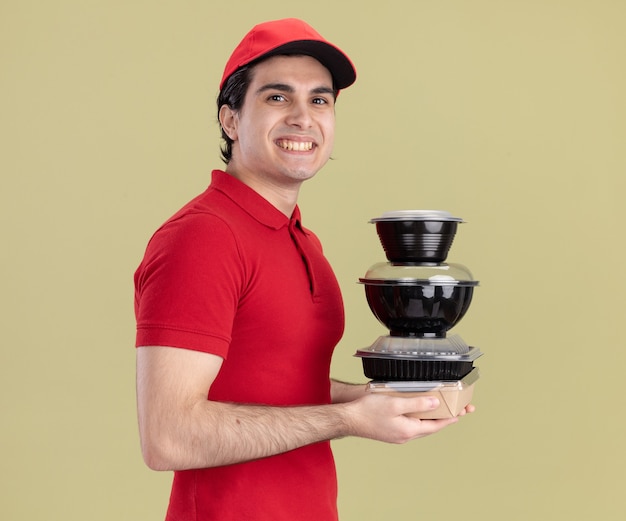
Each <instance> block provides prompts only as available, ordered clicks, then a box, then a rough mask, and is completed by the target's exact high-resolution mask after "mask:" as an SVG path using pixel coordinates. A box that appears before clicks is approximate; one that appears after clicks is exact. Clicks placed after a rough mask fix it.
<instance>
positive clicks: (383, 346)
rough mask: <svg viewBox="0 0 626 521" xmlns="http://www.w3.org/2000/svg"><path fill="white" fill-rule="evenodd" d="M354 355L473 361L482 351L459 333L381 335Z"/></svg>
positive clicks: (362, 356)
mask: <svg viewBox="0 0 626 521" xmlns="http://www.w3.org/2000/svg"><path fill="white" fill-rule="evenodd" d="M354 356H358V357H361V358H364V357H372V358H407V359H411V360H442V361H454V362H473V361H474V360H476V359H477V358H479V357H480V356H482V352H481V351H480V349H479V348H477V347H471V346H468V345H467V344H466V343H465V341H464V340H463V339H462V338H461V337H460V336H459V335H449V336H447V337H445V338H429V337H425V338H415V337H394V336H381V337H379V338H378V339H377V340H376V342H374V343H373V344H372V345H371V346H369V347H365V348H363V349H359V350H357V352H356V354H355V355H354Z"/></svg>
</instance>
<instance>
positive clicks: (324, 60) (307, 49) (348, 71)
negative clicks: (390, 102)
mask: <svg viewBox="0 0 626 521" xmlns="http://www.w3.org/2000/svg"><path fill="white" fill-rule="evenodd" d="M279 54H303V55H306V56H311V57H312V58H315V59H316V60H318V61H319V62H320V63H321V64H322V65H324V67H326V68H327V69H328V70H329V71H330V74H331V76H332V77H333V81H334V82H335V87H336V88H337V89H339V90H341V89H345V88H346V87H349V86H350V85H352V84H353V83H354V82H355V80H356V70H355V68H354V65H353V64H352V62H351V61H350V59H349V58H348V57H347V56H346V55H345V54H344V53H343V52H341V51H340V50H339V49H338V48H336V47H334V46H332V45H330V44H328V43H326V42H320V41H317V40H296V41H294V42H289V43H285V44H283V45H280V46H278V47H276V48H275V49H272V50H271V51H268V52H266V53H264V54H263V55H262V56H259V57H258V58H256V59H255V60H254V61H258V60H260V59H262V58H269V57H270V56H276V55H279Z"/></svg>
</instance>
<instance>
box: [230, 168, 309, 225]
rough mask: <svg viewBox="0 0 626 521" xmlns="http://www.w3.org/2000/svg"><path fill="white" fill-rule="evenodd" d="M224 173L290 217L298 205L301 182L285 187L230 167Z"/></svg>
mask: <svg viewBox="0 0 626 521" xmlns="http://www.w3.org/2000/svg"><path fill="white" fill-rule="evenodd" d="M225 171H226V173H227V174H230V175H232V176H233V177H234V178H236V179H239V181H241V182H242V183H243V184H245V185H247V186H249V187H250V188H252V189H253V190H254V191H255V192H256V193H258V194H259V195H260V196H261V197H263V198H264V199H266V200H267V201H269V202H270V203H271V204H272V205H273V206H274V207H276V208H277V209H278V210H280V211H281V212H282V213H284V214H285V215H286V216H287V217H291V215H292V214H293V211H294V209H295V207H296V204H297V203H298V194H299V192H300V185H301V184H302V181H298V182H293V183H290V184H287V185H284V184H280V185H279V184H276V183H273V182H272V180H271V179H267V178H263V177H259V176H256V175H247V174H246V173H245V172H241V171H239V170H237V169H236V168H232V167H231V166H230V165H228V166H227V167H226V170H225Z"/></svg>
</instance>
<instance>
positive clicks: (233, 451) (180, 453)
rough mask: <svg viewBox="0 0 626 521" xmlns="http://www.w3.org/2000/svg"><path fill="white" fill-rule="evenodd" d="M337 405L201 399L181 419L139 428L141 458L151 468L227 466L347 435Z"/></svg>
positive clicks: (344, 419)
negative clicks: (141, 449)
mask: <svg viewBox="0 0 626 521" xmlns="http://www.w3.org/2000/svg"><path fill="white" fill-rule="evenodd" d="M344 409H345V407H344V406H342V405H322V406H302V407H268V406H257V405H239V404H230V403H220V402H212V401H206V400H205V401H204V402H202V403H197V404H196V405H195V406H193V407H192V408H191V409H190V410H189V411H188V412H187V414H186V415H184V416H183V417H181V416H178V418H173V417H171V418H162V419H161V421H160V422H159V425H157V424H156V423H154V422H153V424H152V425H145V426H144V428H143V429H142V447H143V451H144V458H145V460H146V462H147V464H148V466H150V467H151V468H153V469H155V470H184V469H191V468H205V467H214V466H220V465H229V464H233V463H239V462H243V461H249V460H254V459H259V458H264V457H268V456H273V455H275V454H280V453H283V452H287V451H290V450H293V449H296V448H299V447H303V446H305V445H310V444H312V443H316V442H319V441H324V440H330V439H335V438H339V437H343V436H346V435H348V434H349V433H350V429H349V425H348V422H347V413H346V411H345V410H344Z"/></svg>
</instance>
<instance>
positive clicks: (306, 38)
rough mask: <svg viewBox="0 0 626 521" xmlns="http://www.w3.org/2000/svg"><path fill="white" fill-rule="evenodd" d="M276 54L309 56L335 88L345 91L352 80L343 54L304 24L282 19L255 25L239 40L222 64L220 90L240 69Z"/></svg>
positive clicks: (352, 70)
mask: <svg viewBox="0 0 626 521" xmlns="http://www.w3.org/2000/svg"><path fill="white" fill-rule="evenodd" d="M276 54H304V55H307V56H312V57H313V58H315V59H316V60H318V61H319V62H320V63H321V64H322V65H324V67H326V68H327V69H328V70H329V71H330V74H331V75H332V77H333V80H334V82H335V87H336V88H337V89H345V88H346V87H349V86H350V85H352V84H353V83H354V81H355V80H356V70H355V68H354V65H353V64H352V62H351V61H350V58H348V57H347V56H346V55H345V54H344V53H343V51H341V50H340V49H339V48H338V47H335V46H334V45H333V44H332V43H330V42H328V41H326V40H325V39H324V38H323V37H322V36H321V35H320V34H319V33H318V32H317V31H316V30H315V29H313V27H311V26H310V25H308V24H307V23H306V22H303V21H302V20H298V19H296V18H285V19H284V20H274V21H271V22H265V23H262V24H259V25H256V26H254V27H253V28H252V29H251V30H250V32H249V33H248V34H246V35H245V36H244V37H243V40H241V42H240V43H239V45H238V46H237V48H236V49H235V50H234V51H233V54H232V55H231V56H230V58H229V60H228V63H227V64H226V68H225V69H224V74H223V76H222V81H221V82H220V90H221V89H222V88H223V87H224V83H226V80H227V79H228V77H229V76H230V75H231V74H232V73H233V72H235V71H236V70H237V69H239V68H240V67H243V66H244V65H247V64H248V63H250V62H252V61H254V60H257V59H259V58H269V57H270V56H274V55H276Z"/></svg>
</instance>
